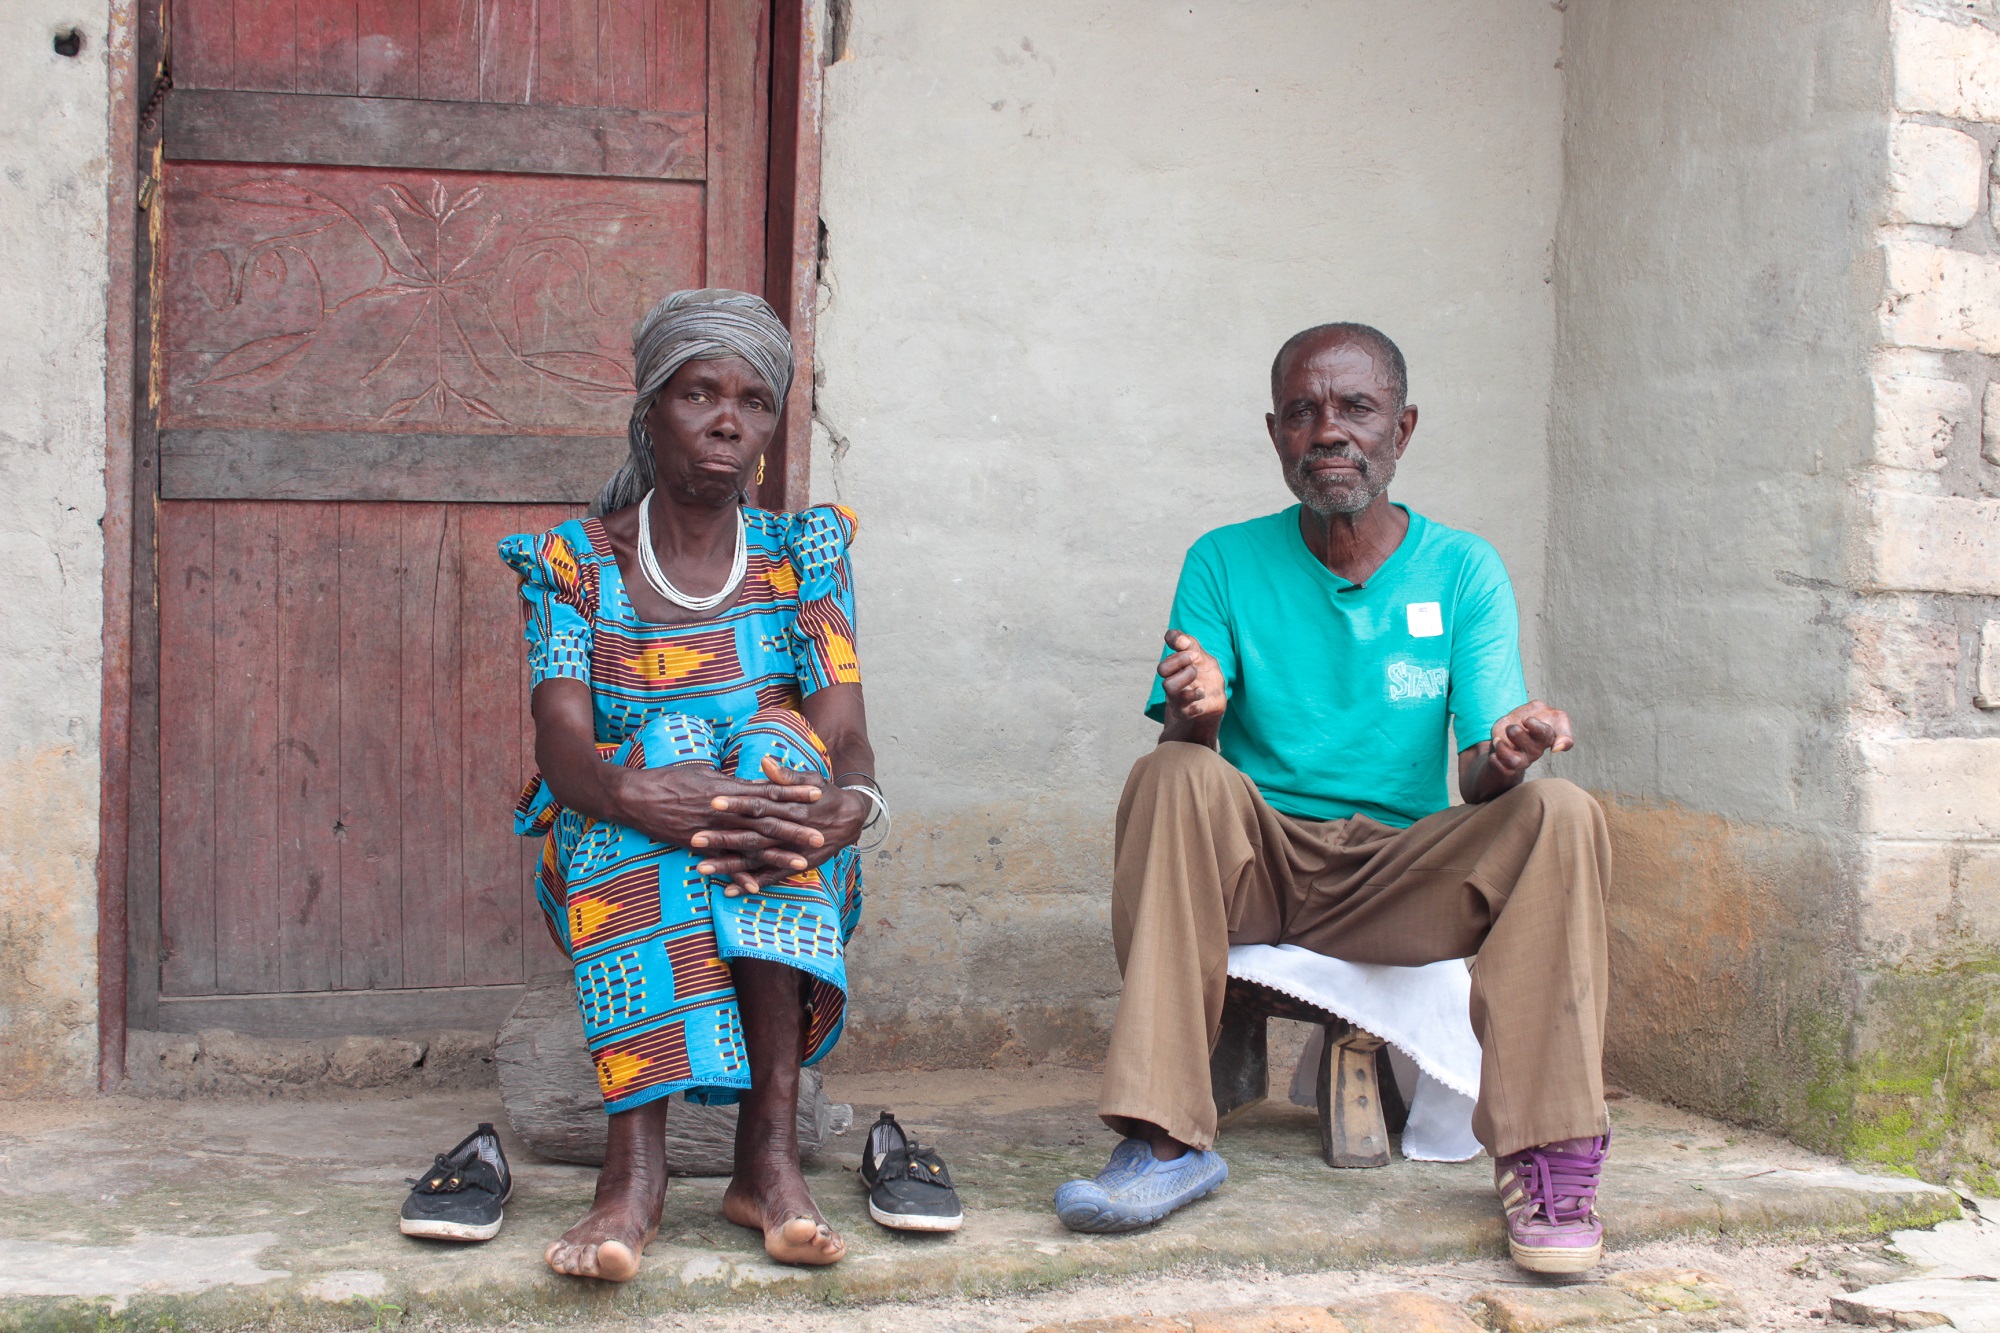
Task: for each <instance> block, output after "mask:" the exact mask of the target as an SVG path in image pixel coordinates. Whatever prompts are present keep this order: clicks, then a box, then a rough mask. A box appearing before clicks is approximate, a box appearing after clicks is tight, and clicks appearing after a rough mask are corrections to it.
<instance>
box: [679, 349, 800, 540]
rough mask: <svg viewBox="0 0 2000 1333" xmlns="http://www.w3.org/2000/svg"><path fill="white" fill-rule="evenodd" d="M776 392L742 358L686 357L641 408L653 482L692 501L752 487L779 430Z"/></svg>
mask: <svg viewBox="0 0 2000 1333" xmlns="http://www.w3.org/2000/svg"><path fill="white" fill-rule="evenodd" d="M778 408H779V403H778V395H777V392H776V391H775V390H773V389H772V388H771V386H770V385H769V384H767V383H765V382H764V377H763V376H761V375H759V374H758V373H757V372H756V371H755V370H754V369H752V368H751V365H750V363H749V362H748V361H745V360H743V359H742V358H741V357H734V356H731V357H724V358H722V359H721V360H717V361H690V362H688V363H687V364H686V365H684V366H682V367H681V368H680V369H679V370H677V371H675V372H674V374H673V378H672V379H669V380H668V381H667V384H666V387H665V388H663V389H661V390H660V392H659V396H658V397H656V398H654V399H653V405H652V406H651V407H650V408H648V409H647V410H646V429H647V431H648V432H649V433H650V434H651V435H652V437H653V477H654V485H656V486H658V487H659V488H660V489H661V490H663V491H666V492H668V493H669V494H672V495H674V496H677V497H679V498H682V499H686V500H692V501H694V502H695V503H697V504H716V505H721V504H728V503H730V502H731V501H733V500H734V499H735V498H736V497H737V496H738V495H740V494H743V493H744V492H746V491H748V490H749V489H750V483H751V480H752V479H753V478H754V477H755V476H756V474H757V460H758V459H759V458H760V457H762V456H763V453H764V451H765V450H766V449H768V448H770V446H771V437H772V436H773V435H774V434H776V432H777V429H778Z"/></svg>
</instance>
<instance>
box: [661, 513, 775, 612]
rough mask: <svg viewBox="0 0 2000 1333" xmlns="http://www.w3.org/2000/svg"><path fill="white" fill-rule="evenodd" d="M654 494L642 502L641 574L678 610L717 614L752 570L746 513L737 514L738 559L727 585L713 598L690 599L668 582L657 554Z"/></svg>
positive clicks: (734, 563)
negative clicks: (716, 609)
mask: <svg viewBox="0 0 2000 1333" xmlns="http://www.w3.org/2000/svg"><path fill="white" fill-rule="evenodd" d="M652 519H653V493H652V492H651V491H647V492H646V498H645V499H643V500H641V501H639V543H638V545H639V572H640V573H641V574H643V575H645V576H646V582H647V583H649V584H651V585H652V587H653V591H654V592H656V593H658V594H660V596H662V597H664V598H666V599H667V600H668V601H670V602H672V603H673V604H674V605H675V606H679V607H685V608H686V609H687V610H689V611H713V610H714V609H715V608H716V607H718V606H721V605H722V604H723V603H724V602H726V601H728V600H729V596H730V594H731V593H733V592H735V591H736V585H737V584H739V583H741V582H743V575H744V573H745V571H747V570H748V569H749V568H750V542H749V538H748V536H747V533H746V529H747V526H748V525H747V524H746V523H745V522H744V520H743V510H742V508H741V507H740V506H739V507H738V508H737V510H736V558H735V559H734V560H733V561H731V562H730V565H729V578H728V579H727V580H725V581H724V583H723V585H722V588H721V591H719V592H717V593H716V594H715V595H714V596H712V597H690V596H688V595H687V594H686V593H684V592H682V591H681V590H680V589H679V588H676V587H675V586H674V585H673V584H671V583H669V582H667V576H666V574H665V573H664V572H663V571H662V570H661V569H660V558H659V557H658V556H656V555H654V554H653V522H652Z"/></svg>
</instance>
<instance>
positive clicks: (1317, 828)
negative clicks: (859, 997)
mask: <svg viewBox="0 0 2000 1333" xmlns="http://www.w3.org/2000/svg"><path fill="white" fill-rule="evenodd" d="M1610 871H1611V845H1610V841H1609V838H1608V836H1607V834H1606V831H1605V824H1604V812H1603V811H1602V810H1600V809H1599V808H1598V805H1597V802H1596V801H1594V800H1592V799H1591V798H1590V796H1589V795H1588V794H1587V793H1585V792H1584V791H1583V790H1582V789H1581V788H1579V787H1577V786H1575V785H1574V784H1572V783H1568V782H1564V781H1561V780H1560V779H1552V778H1551V779H1543V780H1542V781H1539V782H1526V783H1523V784H1521V785H1520V786H1519V787H1516V788H1515V789H1514V790H1513V791H1511V792H1508V793H1507V794H1506V795H1504V796H1501V797H1499V798H1497V799H1495V800H1492V801H1488V802H1487V803H1485V804H1484V805H1461V806H1454V807H1452V808H1451V809H1448V810H1442V811H1439V812H1438V813H1437V814H1434V815H1431V816H1429V817H1428V818H1426V819H1420V820H1418V821H1417V822H1416V823H1415V824H1413V825H1411V826H1410V827H1409V828H1406V829H1395V828H1390V827H1388V826H1387V825H1384V824H1378V823H1376V822H1375V821H1374V820H1372V819H1367V818H1365V817H1362V816H1358V815H1357V816H1355V817H1354V818H1351V819H1335V820H1327V821H1318V820H1310V819H1295V818H1293V817H1291V816H1289V815H1285V814H1280V813H1279V812H1278V811H1276V810H1273V809H1272V808H1271V807H1270V806H1269V805H1267V804H1265V802H1264V798H1263V797H1262V796H1261V795H1259V794H1258V791H1257V788H1256V787H1255V786H1254V785H1253V784H1252V783H1251V781H1250V779H1248V778H1247V777H1245V776H1244V775H1243V774H1241V773H1239V772H1237V771H1236V769H1234V768H1232V767H1230V765H1229V764H1228V762H1227V761H1225V760H1224V759H1223V758H1222V757H1221V756H1220V755H1218V754H1217V753H1216V752H1215V751H1213V750H1210V749H1207V748H1206V747H1204V746H1200V745H1186V744H1181V743H1178V742H1171V741H1170V742H1167V743H1165V744H1162V745H1161V746H1159V747H1158V748H1157V749H1155V750H1154V751H1153V752H1152V753H1151V754H1149V755H1147V756H1146V757H1145V758H1143V759H1141V760H1140V761H1139V762H1138V763H1137V764H1135V765H1133V767H1132V776H1131V778H1130V779H1128V780H1127V782H1126V784H1125V795H1124V798H1123V799H1122V800H1121V801H1120V802H1119V804H1118V845H1117V859H1116V863H1115V866H1114V869H1113V874H1112V897H1111V930H1112V938H1113V940H1114V942H1115V943H1116V945H1117V948H1118V968H1119V971H1120V972H1122V973H1123V974H1124V978H1125V988H1124V991H1123V993H1122V994H1121V996H1120V997H1119V1001H1118V1018H1117V1022H1116V1023H1115V1024H1114V1025H1113V1027H1112V1030H1111V1050H1110V1054H1109V1055H1108V1056H1107V1058H1106V1060H1105V1065H1104V1090H1103V1095H1102V1097H1101V1099H1100V1101H1099V1103H1098V1112H1099V1114H1101V1115H1102V1116H1103V1117H1104V1120H1105V1123H1107V1124H1109V1125H1110V1126H1111V1127H1112V1128H1114V1129H1117V1130H1120V1131H1121V1132H1129V1129H1130V1126H1131V1124H1132V1122H1135V1121H1147V1122H1150V1123H1152V1124H1155V1125H1158V1126H1160V1127H1161V1128H1162V1129H1164V1130H1166V1131H1167V1132H1168V1133H1169V1134H1171V1135H1173V1136H1174V1137H1175V1138H1177V1139H1179V1140H1181V1141H1182V1142H1183V1143H1191V1144H1194V1145H1195V1146H1197V1147H1202V1148H1206V1147H1208V1146H1210V1145H1211V1144H1212V1143H1213V1142H1214V1141H1215V1102H1214V1100H1213V1099H1212V1097H1211V1096H1210V1093H1209V1080H1208V1056H1209V1051H1210V1049H1211V1047H1212V1046H1213V1045H1214V1042H1215V1037H1216V1033H1217V1031H1218V1030H1219V1028H1220V1026H1221V1023H1222V998H1223V988H1224V986H1225V984H1226V981H1227V978H1228V970H1229V946H1230V945H1232V944H1297V945H1302V946H1304V947H1305V948H1308V949H1311V950H1314V951H1315V952H1317V953H1323V954H1328V955H1330V956H1332V957H1335V958H1344V959H1347V960H1349V961H1350V962H1356V963H1398V964H1404V965H1415V964H1421V963H1434V962H1437V961H1438V960H1440V959H1444V958H1469V957H1474V956H1476V957H1477V959H1478V962H1477V963H1476V964H1475V966H1474V967H1473V972H1472V1027H1473V1031H1474V1032H1475V1033H1477V1034H1478V1037H1479V1041H1480V1044H1481V1046H1482V1047H1483V1048H1484V1052H1483V1057H1482V1059H1481V1062H1480V1086H1479V1106H1478V1109H1477V1111H1475V1113H1474V1115H1473V1120H1472V1127H1473V1132H1474V1133H1476V1134H1477V1135H1478V1136H1479V1141H1480V1143H1482V1144H1483V1145H1485V1147H1486V1150H1487V1151H1488V1152H1490V1153H1493V1154H1494V1155H1495V1156H1500V1155H1504V1154H1506V1153H1511V1152H1518V1151H1520V1150H1521V1149H1523V1148H1528V1147H1533V1146H1535V1145H1537V1144H1543V1143H1553V1142H1555V1141H1557V1140H1560V1139H1570V1138H1582V1137H1585V1136H1587V1135H1593V1134H1601V1133H1603V1132H1604V1128H1605V1118H1604V1076H1603V1071H1602V1067H1601V1066H1602V1058H1603V1051H1604V1002H1605V986H1606V971H1607V965H1606V961H1605V934H1604V892H1605V883H1606V880H1607V879H1608V877H1609V875H1610Z"/></svg>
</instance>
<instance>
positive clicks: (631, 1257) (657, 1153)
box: [542, 1100, 667, 1282]
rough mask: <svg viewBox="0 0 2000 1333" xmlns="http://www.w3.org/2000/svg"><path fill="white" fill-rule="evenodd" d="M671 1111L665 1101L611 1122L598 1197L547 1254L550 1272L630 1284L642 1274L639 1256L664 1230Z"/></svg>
mask: <svg viewBox="0 0 2000 1333" xmlns="http://www.w3.org/2000/svg"><path fill="white" fill-rule="evenodd" d="M666 1107H667V1104H666V1102H665V1101H664V1100H661V1101H658V1102H652V1103H649V1104H648V1105H646V1106H642V1107H639V1108H638V1109H636V1110H632V1111H621V1112H619V1113H618V1114H617V1115H614V1116H612V1117H611V1125H610V1138H609V1142H608V1143H607V1144H606V1145H605V1153H604V1168H603V1170H601V1171H599V1172H598V1173H597V1198H596V1199H595V1200H594V1201H593V1202H592V1203H591V1205H590V1211H589V1212H587V1213H585V1214H584V1215H583V1218H582V1220H580V1221H579V1222H578V1223H577V1224H576V1225H575V1226H573V1227H571V1228H570V1229H569V1230H568V1231H565V1232H563V1234H562V1239H560V1240H557V1241H552V1242H550V1244H549V1248H548V1249H547V1250H545V1251H544V1252H543V1254H542V1257H543V1258H544V1259H546V1260H547V1261H548V1265H549V1267H550V1268H553V1269H555V1270H556V1272H558V1273H564V1274H567V1275H569V1276H571V1277H595V1278H603V1279H604V1280H605V1281H607V1282H630V1281H631V1280H632V1279H633V1278H635V1277H637V1276H638V1275H639V1256H640V1255H641V1254H643V1253H645V1250H646V1246H647V1245H649V1244H651V1243H652V1239H653V1236H654V1234H655V1233H656V1232H658V1231H659V1229H660V1209H661V1207H662V1206H663V1205H664V1204H665V1203H666V1195H667V1169H666V1162H665V1143H664V1141H663V1134H664V1131H665V1126H666Z"/></svg>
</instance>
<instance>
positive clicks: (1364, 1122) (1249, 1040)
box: [1208, 977, 1409, 1167]
mask: <svg viewBox="0 0 2000 1333" xmlns="http://www.w3.org/2000/svg"><path fill="white" fill-rule="evenodd" d="M1274 1018H1289V1019H1293V1020H1296V1021H1298V1022H1301V1023H1317V1024H1318V1025H1319V1027H1320V1029H1321V1030H1322V1031H1323V1032H1324V1033H1325V1034H1326V1044H1325V1046H1324V1048H1323V1049H1322V1050H1321V1052H1320V1059H1319V1080H1318V1093H1317V1100H1318V1102H1319V1152H1320V1156H1321V1157H1323V1158H1325V1159H1326V1164H1327V1165H1328V1166H1335V1167H1370V1166H1387V1165H1388V1164H1389V1135H1390V1134H1392V1133H1399V1132H1401V1130H1402V1128H1403V1124H1404V1122H1405V1121H1406V1120H1408V1119H1409V1108H1408V1107H1406V1106H1404V1105H1403V1094H1402V1092H1401V1090H1400V1089H1398V1088H1397V1086H1396V1076H1395V1074H1394V1073H1393V1072H1392V1071H1391V1070H1390V1068H1389V1048H1388V1047H1387V1045H1385V1044H1384V1043H1383V1041H1382V1039H1381V1038H1380V1037H1377V1036H1375V1035H1374V1034H1373V1033H1369V1032H1363V1031H1362V1030H1361V1029H1360V1028H1357V1027H1355V1026H1354V1024H1352V1023H1350V1022H1348V1021H1347V1020H1346V1019H1344V1018H1342V1017H1340V1015H1338V1014H1334V1013H1330V1012H1328V1011H1327V1010H1325V1009H1321V1008H1320V1007H1319V1006H1318V1005H1313V1004H1307V1003H1306V1002H1305V1001H1304V1000H1297V999H1293V998H1292V997H1291V996H1289V995H1286V994H1285V993H1283V992H1282V991H1275V990H1272V989H1271V988H1270V987H1268V986H1260V985H1258V984H1257V983H1256V982H1254V981H1244V980H1243V979H1241V978H1240V977H1231V978H1230V979H1229V990H1228V992H1227V995H1226V997H1225V998H1224V1000H1223V1003H1222V1031H1221V1033H1220V1034H1219V1035H1218V1036H1217V1037H1216V1042H1215V1049H1214V1051H1212V1052H1211V1053H1210V1054H1209V1057H1208V1080H1209V1087H1210V1090H1211V1091H1212V1092H1213V1093H1214V1094H1215V1114H1216V1120H1217V1122H1218V1123H1219V1124H1227V1123H1228V1122H1229V1121H1230V1120H1231V1119H1233V1118H1235V1117H1236V1116H1237V1115H1240V1114H1241V1113H1242V1112H1244V1111H1246V1110H1248V1109H1249V1108H1251V1107H1253V1106H1255V1105H1256V1104H1257V1103H1258V1102H1261V1101H1263V1100H1264V1099H1265V1098H1266V1097H1268V1096H1270V1093H1271V1053H1270V1040H1269V1038H1270V1020H1271V1019H1274Z"/></svg>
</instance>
